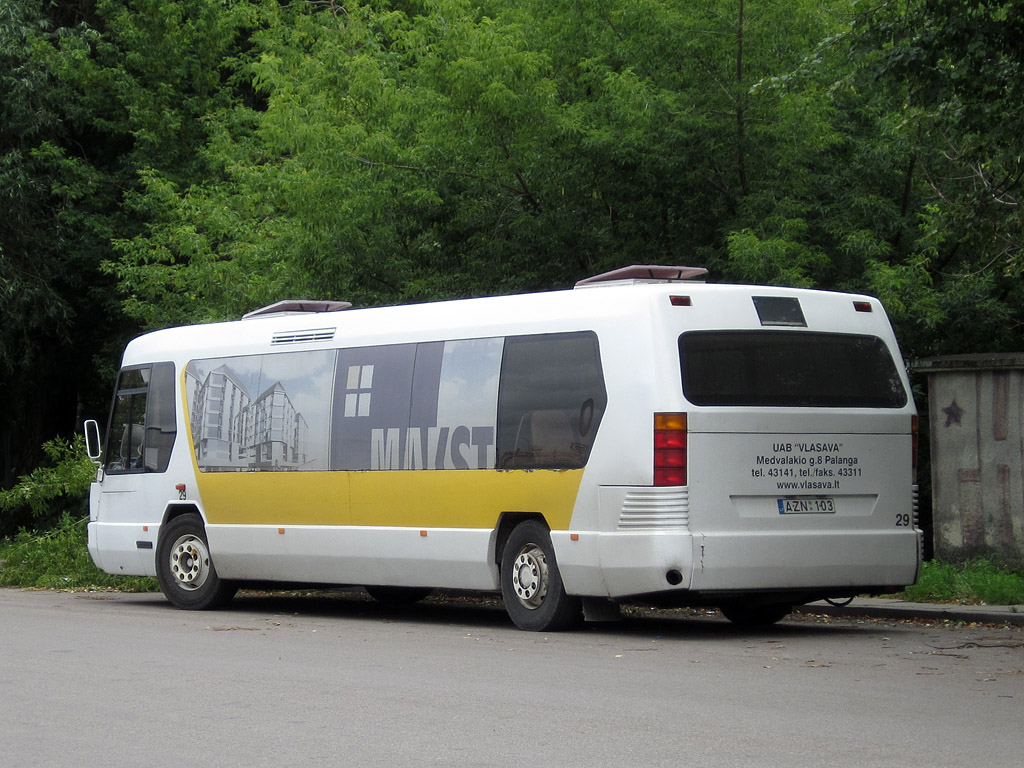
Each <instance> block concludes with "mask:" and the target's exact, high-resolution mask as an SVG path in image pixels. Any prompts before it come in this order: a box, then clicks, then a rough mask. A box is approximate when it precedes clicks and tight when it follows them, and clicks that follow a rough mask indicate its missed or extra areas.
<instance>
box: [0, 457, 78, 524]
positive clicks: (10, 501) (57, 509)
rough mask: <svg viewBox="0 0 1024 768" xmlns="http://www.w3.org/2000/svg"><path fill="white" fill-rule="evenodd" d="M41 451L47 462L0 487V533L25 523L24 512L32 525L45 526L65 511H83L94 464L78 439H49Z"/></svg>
mask: <svg viewBox="0 0 1024 768" xmlns="http://www.w3.org/2000/svg"><path fill="white" fill-rule="evenodd" d="M43 452H44V453H45V455H46V457H47V459H48V463H47V464H43V465H41V466H39V467H37V468H36V469H34V470H32V472H30V473H29V474H27V475H24V476H22V477H21V478H19V480H18V482H17V483H16V484H15V485H14V486H13V487H11V488H9V489H6V490H0V535H3V534H5V533H7V532H11V531H13V530H15V529H16V528H17V527H18V526H19V524H22V523H24V522H26V514H25V513H26V512H27V513H28V515H30V516H31V518H33V524H34V526H39V527H45V526H46V525H48V524H50V523H52V522H53V521H54V520H55V519H56V518H57V517H58V516H59V515H60V514H62V513H64V511H65V510H76V511H79V512H81V511H84V509H85V505H86V500H87V498H88V495H89V484H90V483H91V482H92V481H93V480H94V479H95V477H96V467H95V465H94V464H93V463H92V461H90V460H89V457H88V456H86V454H85V445H84V441H83V440H82V438H80V437H78V438H75V439H74V440H63V439H60V438H56V439H54V440H50V441H48V442H46V443H45V444H44V445H43Z"/></svg>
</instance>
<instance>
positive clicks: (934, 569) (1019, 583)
mask: <svg viewBox="0 0 1024 768" xmlns="http://www.w3.org/2000/svg"><path fill="white" fill-rule="evenodd" d="M901 597H903V598H904V599H906V600H910V601H915V602H936V603H967V604H977V603H984V604H988V605H1024V573H1022V572H1021V571H1020V570H1014V569H1010V568H1006V567H1002V566H999V565H997V564H995V563H993V562H991V561H989V560H984V559H981V560H970V561H967V562H963V563H945V562H941V561H937V560H933V561H929V562H926V563H924V565H923V567H922V570H921V576H920V578H919V579H918V582H917V584H915V585H914V586H912V587H908V588H907V589H906V590H905V591H904V592H903V594H902V595H901Z"/></svg>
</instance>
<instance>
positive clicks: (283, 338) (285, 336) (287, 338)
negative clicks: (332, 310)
mask: <svg viewBox="0 0 1024 768" xmlns="http://www.w3.org/2000/svg"><path fill="white" fill-rule="evenodd" d="M336 330H337V329H336V328H313V329H311V330H308V331H281V332H280V333H275V334H274V335H273V336H272V337H271V339H270V343H271V344H301V343H303V342H310V341H330V340H331V339H333V338H334V333H335V331H336Z"/></svg>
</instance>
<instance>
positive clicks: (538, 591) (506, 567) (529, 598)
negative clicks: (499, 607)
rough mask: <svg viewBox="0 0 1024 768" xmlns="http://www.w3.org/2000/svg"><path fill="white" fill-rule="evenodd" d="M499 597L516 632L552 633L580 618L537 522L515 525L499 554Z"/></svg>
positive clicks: (577, 600) (545, 531) (578, 607)
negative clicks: (516, 628) (517, 629)
mask: <svg viewBox="0 0 1024 768" xmlns="http://www.w3.org/2000/svg"><path fill="white" fill-rule="evenodd" d="M501 596H502V598H503V600H504V602H505V610H506V611H507V612H508V615H509V618H511V619H512V621H513V623H514V624H515V625H516V626H517V627H519V628H520V629H525V630H528V631H533V632H553V631H557V630H560V629H567V628H568V627H570V626H572V625H573V624H575V623H577V622H578V621H579V620H580V618H581V616H582V605H583V603H582V601H581V600H580V598H578V597H572V596H570V595H567V594H566V593H565V588H564V587H563V585H562V577H561V575H560V574H559V572H558V564H557V563H556V562H555V551H554V548H553V547H552V546H551V535H550V534H549V533H548V529H547V528H546V527H545V526H544V525H543V524H542V523H540V522H538V521H537V520H527V521H525V522H522V523H520V524H519V525H517V526H516V527H515V528H514V529H513V530H512V533H511V534H510V535H509V537H508V541H506V542H505V548H504V550H503V551H502V555H501Z"/></svg>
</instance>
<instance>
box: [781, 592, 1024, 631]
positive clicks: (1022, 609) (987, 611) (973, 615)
mask: <svg viewBox="0 0 1024 768" xmlns="http://www.w3.org/2000/svg"><path fill="white" fill-rule="evenodd" d="M793 611H794V612H797V613H811V614H819V615H825V616H838V617H855V616H860V617H864V618H869V619H923V620H925V621H951V622H964V623H968V624H1006V625H1011V626H1016V627H1024V605H947V604H945V603H907V602H904V601H903V600H892V599H888V598H867V597H858V598H854V600H853V602H852V603H850V604H849V605H838V606H836V605H832V604H831V603H827V602H825V601H824V600H820V601H818V602H815V603H808V604H807V605H798V606H796V607H794V608H793Z"/></svg>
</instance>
